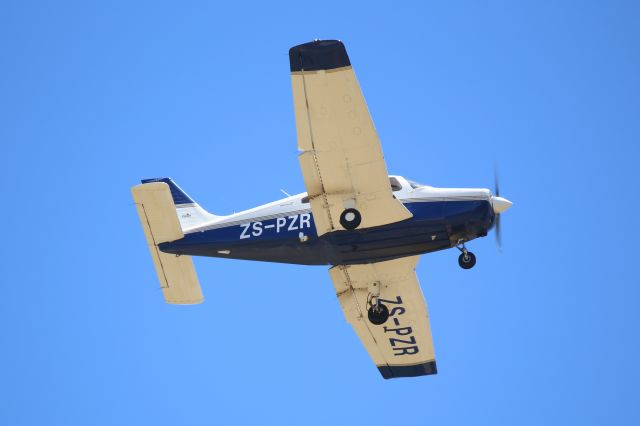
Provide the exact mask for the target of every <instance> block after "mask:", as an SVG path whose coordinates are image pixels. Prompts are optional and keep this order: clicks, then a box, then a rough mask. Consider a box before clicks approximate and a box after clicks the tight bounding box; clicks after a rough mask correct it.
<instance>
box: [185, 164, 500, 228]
mask: <svg viewBox="0 0 640 426" xmlns="http://www.w3.org/2000/svg"><path fill="white" fill-rule="evenodd" d="M390 177H395V178H396V179H397V180H398V182H399V183H400V184H401V185H402V189H400V190H398V191H394V193H393V194H394V195H395V197H396V198H397V199H398V200H400V201H401V202H403V203H415V202H420V203H425V202H434V201H469V200H490V199H491V196H492V195H491V191H489V190H488V189H482V188H435V187H432V186H421V187H418V188H412V187H411V185H410V184H409V182H408V181H407V180H406V179H405V178H403V177H402V176H390ZM306 196H307V193H306V192H303V193H301V194H296V195H292V196H290V197H286V198H283V199H280V200H277V201H274V202H271V203H268V204H264V205H261V206H258V207H254V208H252V209H248V210H244V211H241V212H238V213H234V214H231V215H228V216H211V218H210V219H207V220H203V221H201V222H199V223H197V224H192V223H190V224H189V225H190V226H188V227H184V229H183V231H184V233H185V234H190V233H194V232H204V231H207V230H209V229H217V228H225V227H227V226H234V225H240V226H242V228H243V230H242V234H241V236H240V238H241V239H244V238H250V237H252V236H254V237H257V236H260V235H261V234H262V232H263V231H264V229H263V228H262V224H261V222H262V221H264V220H268V219H274V218H276V223H275V228H276V231H277V232H280V231H283V230H285V229H286V230H288V231H292V230H297V229H304V228H310V227H311V205H310V204H309V203H303V202H302V199H303V198H304V197H306Z"/></svg>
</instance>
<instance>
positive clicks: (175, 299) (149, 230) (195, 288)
mask: <svg viewBox="0 0 640 426" xmlns="http://www.w3.org/2000/svg"><path fill="white" fill-rule="evenodd" d="M131 193H132V194H133V199H134V201H135V203H136V209H137V210H138V215H139V216H140V222H141V223H142V228H143V229H144V235H145V237H146V239H147V245H148V246H149V251H150V252H151V258H152V259H153V264H154V266H155V267H156V272H157V274H158V279H159V280H160V287H161V288H162V293H163V295H164V299H165V300H166V302H167V303H175V304H193V303H201V302H202V300H203V297H202V290H201V289H200V283H199V282H198V277H197V275H196V270H195V269H194V267H193V262H192V261H191V256H185V255H182V256H176V255H174V254H168V253H164V252H161V251H160V249H159V248H158V245H159V244H160V243H164V242H167V241H175V240H179V239H180V238H183V237H184V233H183V232H182V228H181V224H180V222H179V221H178V216H177V215H176V208H175V205H174V202H173V201H172V200H171V195H172V194H171V190H170V188H169V186H168V184H167V183H165V182H153V183H148V184H143V185H137V186H134V187H133V188H131ZM174 200H175V198H174Z"/></svg>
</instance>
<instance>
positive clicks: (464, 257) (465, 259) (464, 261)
mask: <svg viewBox="0 0 640 426" xmlns="http://www.w3.org/2000/svg"><path fill="white" fill-rule="evenodd" d="M456 247H457V248H458V250H460V251H461V253H460V256H459V257H458V265H460V267H461V268H462V269H471V268H473V267H474V266H475V264H476V255H475V254H473V253H471V252H470V251H469V250H467V248H466V247H465V245H464V242H463V241H458V244H457V245H456Z"/></svg>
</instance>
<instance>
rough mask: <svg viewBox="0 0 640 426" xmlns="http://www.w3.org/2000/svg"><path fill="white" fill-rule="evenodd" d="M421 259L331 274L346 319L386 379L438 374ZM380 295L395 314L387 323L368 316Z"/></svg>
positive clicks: (355, 267)
mask: <svg viewBox="0 0 640 426" xmlns="http://www.w3.org/2000/svg"><path fill="white" fill-rule="evenodd" d="M417 261H418V256H412V257H406V258H402V259H396V260H390V261H386V262H377V263H371V264H366V265H340V266H334V267H333V268H331V269H330V270H329V273H330V275H331V279H332V281H333V284H334V286H335V289H336V294H337V296H338V299H339V301H340V306H341V307H342V310H343V312H344V315H345V319H346V320H347V321H348V322H349V323H350V324H351V325H352V327H353V328H354V330H355V332H356V334H357V335H358V337H359V338H360V340H361V341H362V343H363V344H364V346H365V349H366V350H367V352H368V353H369V356H370V357H371V359H372V360H373V362H374V363H375V364H376V366H377V367H378V370H379V371H380V373H381V374H382V376H383V377H384V378H385V379H389V378H394V377H412V376H422V375H428V374H436V373H437V369H436V361H435V353H434V349H433V339H432V336H431V326H430V324H429V314H428V311H427V305H426V303H425V300H424V296H423V295H422V290H421V289H420V284H419V283H418V279H417V277H416V274H415V266H416V264H417ZM378 289H379V290H378ZM378 291H379V297H380V301H381V303H383V304H384V305H386V306H387V307H388V309H389V314H390V315H389V319H388V320H387V321H386V322H385V323H384V324H382V325H374V324H373V323H371V322H370V321H369V319H368V317H367V312H368V310H369V308H370V307H371V305H372V303H375V301H376V296H375V294H376V293H377V292H378Z"/></svg>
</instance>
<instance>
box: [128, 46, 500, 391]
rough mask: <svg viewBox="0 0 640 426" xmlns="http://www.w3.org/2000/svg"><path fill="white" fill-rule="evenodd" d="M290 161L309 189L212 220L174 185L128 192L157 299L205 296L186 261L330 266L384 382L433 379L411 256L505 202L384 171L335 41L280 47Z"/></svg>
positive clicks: (159, 181) (492, 218)
mask: <svg viewBox="0 0 640 426" xmlns="http://www.w3.org/2000/svg"><path fill="white" fill-rule="evenodd" d="M289 62H290V69H291V83H292V89H293V104H294V112H295V121H296V130H297V139H298V148H299V150H300V154H299V162H300V167H301V169H302V176H303V179H304V183H305V187H306V189H307V192H305V193H301V194H297V195H292V196H288V197H286V198H283V199H280V200H277V201H274V202H272V203H269V204H265V205H262V206H258V207H255V208H252V209H249V210H245V211H241V212H238V213H234V214H230V215H227V216H217V215H214V214H212V213H209V212H208V211H206V210H205V209H204V208H202V207H201V206H200V205H199V204H198V203H197V202H196V201H195V200H194V199H193V198H191V197H190V196H189V195H187V194H186V193H185V192H184V191H183V190H182V189H181V188H180V187H179V186H178V185H177V184H176V183H175V182H174V181H173V180H172V179H170V178H166V177H165V178H154V179H144V180H142V183H141V184H140V185H137V186H134V187H133V188H132V189H131V191H132V194H133V198H134V201H135V205H136V209H137V211H138V215H139V217H140V221H141V224H142V227H143V230H144V234H145V237H146V241H147V245H148V247H149V250H150V252H151V256H152V259H153V263H154V266H155V269H156V272H157V275H158V278H159V280H160V286H161V288H162V292H163V295H164V298H165V301H166V302H167V303H172V304H195V303H201V302H202V301H203V296H202V290H201V288H200V284H199V281H198V278H197V276H196V272H195V269H194V267H193V262H192V259H191V257H192V256H208V257H218V258H230V259H244V260H257V261H266V262H282V263H292V264H302V265H329V266H330V269H329V276H330V278H331V280H332V281H333V285H334V287H335V291H336V295H337V298H338V300H339V303H340V305H341V307H342V310H343V312H344V315H345V319H346V320H347V322H349V323H350V324H351V325H352V327H353V328H354V330H355V332H356V334H357V335H358V337H359V338H360V340H361V341H362V343H363V344H364V346H365V348H366V350H367V352H368V354H369V356H370V357H371V359H372V360H373V362H374V363H375V365H376V366H377V368H378V370H379V372H380V373H381V375H382V377H383V378H385V379H390V378H398V377H415V376H424V375H431V374H436V373H437V367H436V360H435V353H434V348H433V339H432V335H431V326H430V324H429V315H428V311H427V305H426V303H425V300H424V296H423V294H422V290H421V288H420V284H419V282H418V278H417V276H416V273H415V268H416V264H417V262H418V258H419V256H420V255H421V254H424V253H430V252H434V251H438V250H444V249H449V248H454V247H456V248H457V249H459V250H460V255H459V257H458V263H459V265H460V267H462V268H464V269H469V268H472V267H473V266H474V265H475V264H476V256H475V255H474V254H473V253H472V252H470V251H469V250H467V248H466V245H465V244H466V243H467V242H469V241H471V240H473V239H475V238H479V237H484V236H486V235H487V233H488V232H489V231H490V230H491V229H493V228H495V232H496V237H497V241H498V243H499V242H500V215H501V214H502V213H503V212H504V211H506V210H507V209H509V208H510V207H511V206H512V203H511V201H509V200H507V199H506V198H504V197H501V196H500V193H499V186H498V183H497V180H496V185H495V193H492V192H491V191H490V190H489V189H482V188H436V187H432V186H428V185H423V184H420V183H417V182H415V181H412V180H409V179H406V178H404V177H402V176H397V175H391V176H390V175H388V173H387V167H386V164H385V161H384V157H383V155H382V149H381V145H380V141H379V139H378V135H377V133H376V130H375V127H374V125H373V121H372V120H371V116H370V115H369V111H368V109H367V105H366V103H365V100H364V97H363V95H362V92H361V90H360V87H359V84H358V81H357V79H356V76H355V74H354V71H353V68H352V66H351V62H350V60H349V56H348V55H347V51H346V49H345V46H344V44H343V43H342V42H341V41H338V40H314V41H312V42H309V43H305V44H301V45H298V46H294V47H292V48H291V49H290V50H289Z"/></svg>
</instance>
